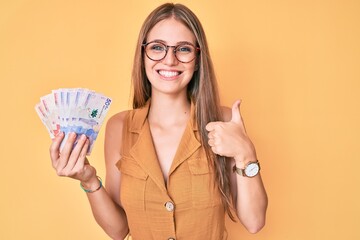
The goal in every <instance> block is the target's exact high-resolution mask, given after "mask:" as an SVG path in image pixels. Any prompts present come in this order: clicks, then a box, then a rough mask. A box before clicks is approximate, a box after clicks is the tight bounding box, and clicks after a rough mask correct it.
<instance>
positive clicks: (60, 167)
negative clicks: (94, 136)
mask: <svg viewBox="0 0 360 240" xmlns="http://www.w3.org/2000/svg"><path fill="white" fill-rule="evenodd" d="M63 139H64V133H63V132H60V133H59V134H58V135H57V136H56V137H55V138H54V139H53V141H52V144H51V146H50V157H51V162H52V166H53V168H54V169H55V170H56V173H57V175H59V176H65V177H70V178H74V179H77V180H80V181H81V182H83V183H86V182H88V181H90V179H93V178H94V177H95V178H96V170H95V168H94V167H92V166H91V165H90V164H89V161H88V160H87V158H86V153H87V151H88V148H89V145H90V141H89V139H88V138H87V137H86V135H84V134H83V135H81V136H80V137H79V138H78V140H77V143H76V145H75V147H73V146H74V143H75V140H76V133H69V137H68V139H67V141H66V143H65V145H64V148H63V149H62V151H61V153H60V145H61V142H62V140H63Z"/></svg>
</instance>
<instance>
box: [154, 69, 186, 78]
mask: <svg viewBox="0 0 360 240" xmlns="http://www.w3.org/2000/svg"><path fill="white" fill-rule="evenodd" d="M158 73H159V74H160V75H161V76H163V77H166V78H172V77H176V76H178V75H180V74H181V72H179V71H166V70H159V71H158Z"/></svg>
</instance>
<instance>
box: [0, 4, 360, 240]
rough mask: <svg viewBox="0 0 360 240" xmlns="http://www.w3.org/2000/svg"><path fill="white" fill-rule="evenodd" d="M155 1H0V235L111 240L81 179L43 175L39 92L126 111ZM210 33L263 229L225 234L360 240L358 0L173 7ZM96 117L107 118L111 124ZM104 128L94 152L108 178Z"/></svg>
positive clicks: (237, 228) (44, 139)
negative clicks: (237, 109)
mask: <svg viewBox="0 0 360 240" xmlns="http://www.w3.org/2000/svg"><path fill="white" fill-rule="evenodd" d="M163 2H164V1H120V0H117V1H115V0H109V1H95V0H76V1H74V0H71V1H70V0H65V1H60V0H58V1H52V0H43V1H40V0H31V1H30V0H28V1H26V0H11V1H8V0H2V1H1V2H0V80H1V94H0V100H1V120H0V121H1V126H2V127H3V129H2V131H1V132H2V134H1V143H0V147H1V150H0V161H1V168H0V169H1V173H0V186H1V187H0V226H1V228H0V229H1V230H0V239H4V240H5V239H6V240H13V239H14V240H15V239H16V240H17V239H51V240H57V239H59V240H60V239H61V240H63V239H87V240H91V239H93V240H95V239H96V240H98V239H108V237H107V236H106V235H105V234H104V233H103V231H102V230H101V229H100V227H99V226H98V225H97V224H96V223H95V220H94V219H93V217H92V213H91V210H90V207H89V204H88V202H87V199H86V195H85V193H84V192H83V191H82V190H81V189H80V186H79V183H78V182H77V181H73V180H71V179H66V178H60V177H58V176H57V175H56V173H55V171H54V170H53V169H52V167H51V163H50V158H49V153H48V148H49V146H50V142H51V141H50V139H49V136H48V134H47V132H46V130H45V127H44V126H43V125H42V123H41V121H40V119H39V118H38V116H37V115H36V113H35V111H34V105H35V104H36V103H37V102H38V101H39V97H40V96H43V95H45V94H47V93H50V91H51V90H52V89H57V88H61V87H68V88H72V87H83V88H90V89H93V90H96V91H97V92H101V93H103V94H105V95H107V96H109V97H111V98H112V99H113V104H112V106H111V109H110V112H109V114H108V116H107V119H108V118H109V117H110V116H111V115H113V114H115V113H116V112H119V111H122V110H125V109H128V108H130V96H131V92H130V81H131V67H132V59H133V56H134V51H135V47H137V46H135V43H136V39H137V35H138V32H139V30H140V27H141V24H142V22H143V21H144V19H145V17H146V16H147V15H148V14H149V13H150V11H152V10H153V9H154V8H155V7H157V6H158V5H160V4H161V3H163ZM181 3H184V4H185V5H187V6H188V7H190V8H191V9H192V10H193V11H194V12H195V13H196V14H197V16H198V17H199V18H200V20H201V22H202V24H203V26H204V28H205V31H206V33H207V37H208V41H209V45H210V50H211V55H212V57H213V60H214V64H215V70H216V75H217V77H218V80H219V85H220V91H221V100H222V104H223V105H227V106H231V105H232V103H233V102H234V101H235V100H236V99H238V98H241V99H243V103H242V106H241V110H242V114H243V118H244V120H245V124H246V127H247V131H248V134H249V135H250V137H251V139H252V140H253V142H254V143H255V145H256V149H257V154H258V158H259V160H260V162H261V166H262V176H263V180H264V182H265V185H266V189H267V192H268V195H269V208H268V215H267V224H266V226H265V228H264V229H263V230H262V231H261V232H260V233H258V234H257V235H251V234H249V233H247V232H246V230H245V229H244V228H243V227H242V226H241V225H240V224H234V223H232V222H230V221H227V229H228V231H229V240H235V239H242V240H248V239H257V240H261V239H262V240H304V239H306V240H309V239H314V240H315V239H316V240H317V239H328V240H330V239H349V240H353V239H360V230H359V219H360V206H359V205H360V204H359V203H360V194H359V193H360V186H359V183H360V174H359V173H358V172H359V168H360V163H359V162H360V154H359V153H360V141H359V136H360V127H359V122H360V47H359V46H360V44H359V43H360V14H359V12H360V2H359V1H356V0H353V1H350V0H333V1H330V0H328V1H326V0H312V1H309V0H302V1H300V0H298V1H292V0H290V1H282V0H273V1H265V0H259V1H247V0H246V1H245V0H240V1H235V0H234V1H228V0H223V1H218V0H216V1H215V0H214V1H210V0H202V1H193V0H188V1H181ZM107 119H106V120H107ZM104 130H105V127H104V126H103V128H102V129H101V131H100V135H99V137H98V139H97V142H96V143H95V147H94V150H93V153H92V155H91V157H90V159H89V160H90V161H91V163H92V164H93V165H94V166H95V167H96V168H97V170H98V175H99V176H101V177H103V178H104V177H105V169H104V159H103V151H104V150H103V141H104Z"/></svg>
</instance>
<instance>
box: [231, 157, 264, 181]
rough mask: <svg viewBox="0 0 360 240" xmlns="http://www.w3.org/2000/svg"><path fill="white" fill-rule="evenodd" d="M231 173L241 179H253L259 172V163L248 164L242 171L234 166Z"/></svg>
mask: <svg viewBox="0 0 360 240" xmlns="http://www.w3.org/2000/svg"><path fill="white" fill-rule="evenodd" d="M233 172H236V173H237V174H239V175H240V176H243V177H255V176H256V175H258V174H259V172H260V163H259V161H256V162H248V163H247V164H246V166H245V168H244V169H241V168H237V167H236V165H234V167H233Z"/></svg>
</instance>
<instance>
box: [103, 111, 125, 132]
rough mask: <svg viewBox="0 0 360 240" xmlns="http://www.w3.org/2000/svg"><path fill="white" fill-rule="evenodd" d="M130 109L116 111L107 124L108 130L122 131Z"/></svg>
mask: <svg viewBox="0 0 360 240" xmlns="http://www.w3.org/2000/svg"><path fill="white" fill-rule="evenodd" d="M128 113H129V111H123V112H119V113H116V114H115V115H113V116H111V117H110V119H109V121H108V122H107V124H106V130H107V131H108V130H111V131H113V130H115V131H116V130H118V131H121V130H122V127H123V125H124V122H125V119H126V116H127V115H128Z"/></svg>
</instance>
